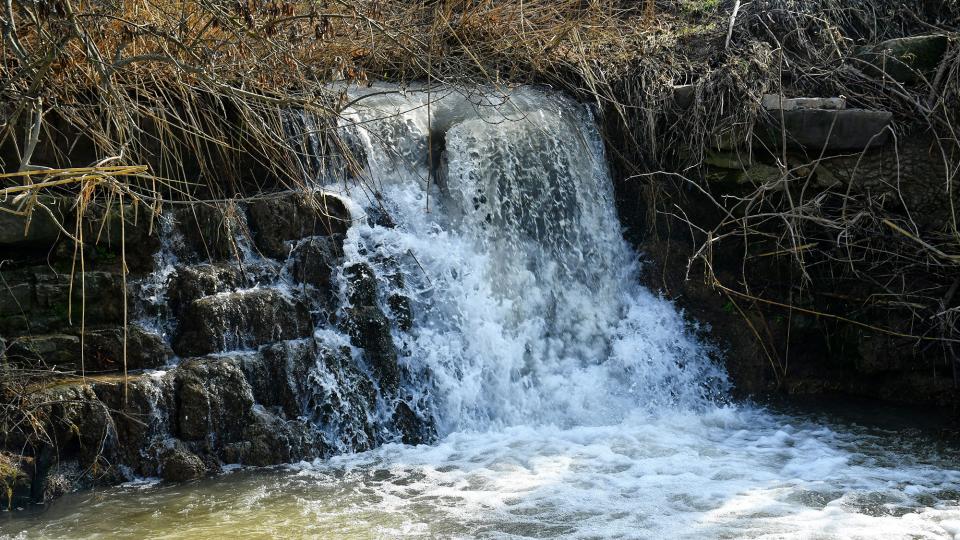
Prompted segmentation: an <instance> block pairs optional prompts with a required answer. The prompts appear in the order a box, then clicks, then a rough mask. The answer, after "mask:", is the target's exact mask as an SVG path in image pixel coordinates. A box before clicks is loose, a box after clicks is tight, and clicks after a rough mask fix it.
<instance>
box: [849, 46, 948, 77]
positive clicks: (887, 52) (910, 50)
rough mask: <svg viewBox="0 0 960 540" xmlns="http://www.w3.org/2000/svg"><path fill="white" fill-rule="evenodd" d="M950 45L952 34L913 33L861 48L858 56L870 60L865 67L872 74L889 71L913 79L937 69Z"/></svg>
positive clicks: (882, 73)
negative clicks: (862, 49) (949, 36)
mask: <svg viewBox="0 0 960 540" xmlns="http://www.w3.org/2000/svg"><path fill="white" fill-rule="evenodd" d="M948 45H949V38H948V37H947V36H946V35H944V34H930V35H923V36H911V37H905V38H898V39H891V40H888V41H884V42H883V43H880V44H878V45H876V46H874V47H872V48H870V49H867V50H864V51H862V52H861V53H860V54H859V55H858V58H859V59H860V60H862V61H863V62H866V63H867V64H868V66H869V69H866V70H864V71H866V72H867V73H870V74H871V75H875V76H878V77H880V76H883V75H886V76H888V77H890V78H892V79H894V80H895V81H897V82H900V83H913V82H917V81H919V80H920V78H921V76H928V75H931V74H932V73H933V72H934V71H935V70H936V68H937V66H938V65H940V62H941V61H942V60H943V56H944V55H945V54H946V52H947V46H948ZM856 67H861V64H858V65H857V66H856Z"/></svg>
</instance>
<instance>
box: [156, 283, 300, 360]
mask: <svg viewBox="0 0 960 540" xmlns="http://www.w3.org/2000/svg"><path fill="white" fill-rule="evenodd" d="M312 331H313V322H312V319H311V316H310V311H309V310H308V308H307V306H306V305H305V304H304V303H303V302H301V301H299V300H295V299H291V298H288V297H286V296H284V295H283V294H282V293H281V292H280V291H278V290H275V289H251V290H246V291H238V292H233V293H224V294H217V295H212V296H206V297H204V298H201V299H199V300H194V301H193V302H191V303H190V304H189V305H188V306H187V308H186V309H185V310H184V313H183V316H182V318H181V320H180V322H179V329H178V335H177V337H176V339H175V340H174V351H176V352H177V353H178V354H180V355H181V356H200V355H204V354H208V353H211V352H217V351H232V350H238V349H241V348H244V347H255V346H258V345H262V344H264V343H271V342H274V341H283V340H287V339H296V338H301V337H305V336H309V335H310V334H311V333H312Z"/></svg>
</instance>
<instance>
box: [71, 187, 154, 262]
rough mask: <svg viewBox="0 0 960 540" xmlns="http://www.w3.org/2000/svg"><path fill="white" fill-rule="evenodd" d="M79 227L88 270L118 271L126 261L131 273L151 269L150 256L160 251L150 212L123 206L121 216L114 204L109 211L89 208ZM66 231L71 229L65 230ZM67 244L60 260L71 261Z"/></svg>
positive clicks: (106, 208)
mask: <svg viewBox="0 0 960 540" xmlns="http://www.w3.org/2000/svg"><path fill="white" fill-rule="evenodd" d="M127 202H129V201H127ZM82 223H83V238H84V243H85V244H86V245H87V250H86V251H85V254H86V255H85V257H86V258H87V260H86V264H87V268H104V267H112V268H115V269H117V270H115V271H119V265H120V263H121V261H126V264H127V268H128V270H129V271H130V272H135V273H140V272H149V271H150V270H152V269H153V264H154V260H153V255H154V253H156V252H157V250H159V249H160V235H159V226H158V224H157V217H156V215H155V214H154V213H153V210H152V209H151V208H149V207H146V206H145V205H143V204H125V205H124V207H123V212H121V211H120V206H119V204H117V203H116V202H114V204H111V205H110V206H108V207H104V206H101V205H91V206H90V207H88V208H87V209H86V211H85V213H84V215H83V221H82ZM68 230H72V229H71V228H69V227H68ZM67 244H68V245H66V246H64V247H65V248H67V249H64V250H63V253H62V254H61V258H62V259H65V260H70V259H72V257H73V243H72V242H68V243H67Z"/></svg>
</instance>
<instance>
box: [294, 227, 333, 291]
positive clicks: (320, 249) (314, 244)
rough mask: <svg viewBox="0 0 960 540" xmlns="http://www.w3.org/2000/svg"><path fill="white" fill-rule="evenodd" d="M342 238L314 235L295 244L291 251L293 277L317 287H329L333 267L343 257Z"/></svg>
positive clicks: (326, 288)
mask: <svg viewBox="0 0 960 540" xmlns="http://www.w3.org/2000/svg"><path fill="white" fill-rule="evenodd" d="M342 246H343V238H342V237H341V236H340V235H336V236H334V237H320V236H314V237H310V238H307V239H305V240H303V241H302V242H300V243H299V244H297V245H296V247H295V248H294V249H293V251H292V253H291V258H292V259H293V268H292V272H293V279H295V280H296V281H298V282H299V283H304V284H307V285H310V286H312V287H315V288H318V289H324V290H328V289H329V288H330V276H331V274H332V272H333V268H334V267H336V266H339V264H340V260H341V259H342V257H343V249H342Z"/></svg>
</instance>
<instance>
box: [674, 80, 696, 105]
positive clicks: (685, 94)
mask: <svg viewBox="0 0 960 540" xmlns="http://www.w3.org/2000/svg"><path fill="white" fill-rule="evenodd" d="M671 90H672V92H673V102H674V103H676V105H677V107H679V108H681V109H689V108H690V107H691V106H692V105H693V100H694V98H695V97H696V91H697V87H696V86H694V85H692V84H680V85H676V86H673V87H671Z"/></svg>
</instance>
